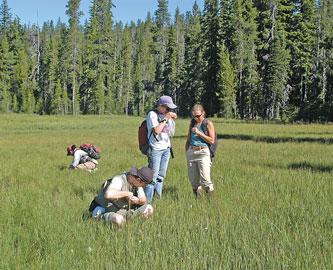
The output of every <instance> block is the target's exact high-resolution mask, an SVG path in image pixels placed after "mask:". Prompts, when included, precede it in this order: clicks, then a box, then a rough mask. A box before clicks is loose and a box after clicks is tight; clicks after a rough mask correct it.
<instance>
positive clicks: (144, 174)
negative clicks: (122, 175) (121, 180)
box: [129, 167, 154, 184]
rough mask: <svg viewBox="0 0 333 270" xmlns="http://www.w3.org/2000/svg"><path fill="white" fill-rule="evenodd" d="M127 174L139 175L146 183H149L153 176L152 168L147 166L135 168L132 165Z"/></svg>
mask: <svg viewBox="0 0 333 270" xmlns="http://www.w3.org/2000/svg"><path fill="white" fill-rule="evenodd" d="M129 174H130V175H133V176H137V177H139V178H140V179H141V180H142V181H143V182H145V183H146V184H149V183H151V182H152V181H153V178H154V172H153V170H152V169H150V168H148V167H142V168H141V169H137V168H135V167H133V168H132V169H131V170H130V171H129Z"/></svg>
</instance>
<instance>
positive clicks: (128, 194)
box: [126, 191, 135, 200]
mask: <svg viewBox="0 0 333 270" xmlns="http://www.w3.org/2000/svg"><path fill="white" fill-rule="evenodd" d="M133 197H135V196H134V194H133V192H129V191H128V192H127V194H126V198H127V199H129V200H130V199H131V198H133Z"/></svg>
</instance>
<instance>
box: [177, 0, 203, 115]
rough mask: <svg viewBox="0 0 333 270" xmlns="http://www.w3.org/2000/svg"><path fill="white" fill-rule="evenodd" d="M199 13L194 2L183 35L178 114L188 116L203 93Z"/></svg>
mask: <svg viewBox="0 0 333 270" xmlns="http://www.w3.org/2000/svg"><path fill="white" fill-rule="evenodd" d="M200 19H201V12H200V9H199V6H198V4H197V3H196V2H195V3H194V5H193V8H192V13H191V14H189V15H188V28H187V31H186V35H185V56H184V57H185V59H184V70H185V74H184V82H183V84H182V87H181V92H180V95H179V101H178V102H179V110H180V111H179V112H180V114H181V115H184V116H185V115H186V116H187V115H188V113H189V112H190V111H191V107H192V106H193V104H195V103H199V102H201V97H202V93H203V79H202V74H203V68H204V63H203V48H202V44H201V43H202V42H201V37H202V36H201V23H200Z"/></svg>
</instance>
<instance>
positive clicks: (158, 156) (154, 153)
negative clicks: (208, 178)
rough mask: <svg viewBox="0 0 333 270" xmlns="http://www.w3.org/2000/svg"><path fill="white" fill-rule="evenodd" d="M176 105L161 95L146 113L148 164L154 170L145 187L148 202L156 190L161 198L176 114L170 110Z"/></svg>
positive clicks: (170, 152) (167, 97)
mask: <svg viewBox="0 0 333 270" xmlns="http://www.w3.org/2000/svg"><path fill="white" fill-rule="evenodd" d="M176 108H177V106H176V105H175V104H174V103H173V101H172V98H171V97H169V96H161V97H160V98H159V100H158V103H157V108H156V110H154V111H150V112H149V113H148V115H147V119H146V120H147V130H148V140H149V146H150V147H149V150H148V153H147V156H148V164H149V165H148V166H149V168H151V169H152V170H153V172H154V177H153V182H152V183H151V184H149V185H147V186H146V187H145V192H146V196H147V199H148V202H151V201H152V200H153V197H154V193H155V192H156V196H157V198H161V196H162V190H163V181H164V178H165V176H166V172H167V168H168V163H169V158H170V154H172V149H171V142H170V137H172V136H173V135H174V133H175V121H174V120H175V119H177V114H176V113H174V112H172V111H171V110H174V109H176Z"/></svg>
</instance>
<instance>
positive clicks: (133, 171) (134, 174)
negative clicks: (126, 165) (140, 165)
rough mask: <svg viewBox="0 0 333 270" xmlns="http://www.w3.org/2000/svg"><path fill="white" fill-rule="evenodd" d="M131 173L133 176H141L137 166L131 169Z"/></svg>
mask: <svg viewBox="0 0 333 270" xmlns="http://www.w3.org/2000/svg"><path fill="white" fill-rule="evenodd" d="M129 174H130V175H133V176H139V175H138V169H137V168H135V167H132V168H131V169H130V171H129Z"/></svg>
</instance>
